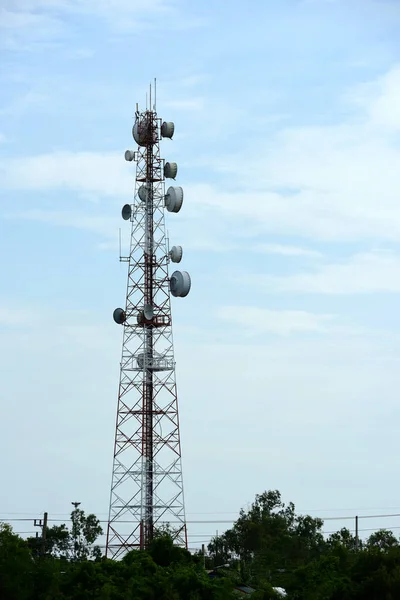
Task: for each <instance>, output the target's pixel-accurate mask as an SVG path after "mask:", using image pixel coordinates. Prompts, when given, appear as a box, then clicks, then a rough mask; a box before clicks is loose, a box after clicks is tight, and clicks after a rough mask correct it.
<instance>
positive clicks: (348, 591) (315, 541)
mask: <svg viewBox="0 0 400 600" xmlns="http://www.w3.org/2000/svg"><path fill="white" fill-rule="evenodd" d="M71 521H72V526H71V528H70V529H69V528H68V527H66V525H57V526H53V527H50V528H48V529H47V531H46V533H47V536H46V539H47V541H46V548H45V550H46V551H45V554H44V555H42V554H41V548H42V544H41V540H40V539H39V540H37V539H36V538H31V539H28V540H23V539H21V538H20V537H19V536H18V535H17V534H15V533H14V532H13V531H12V529H11V527H10V526H9V525H6V524H0V598H1V600H86V599H93V600H136V599H139V600H229V599H233V598H238V597H239V596H238V595H237V594H236V593H235V592H234V588H235V587H237V586H239V584H245V583H247V584H249V585H251V586H252V587H254V588H255V589H256V591H255V592H254V593H253V595H252V598H253V600H279V598H280V596H279V594H278V593H277V592H276V591H275V589H274V588H275V587H282V588H285V589H286V591H287V593H288V600H399V598H400V545H399V541H398V539H397V538H396V537H395V536H394V535H393V533H392V532H390V531H387V530H380V531H377V532H375V533H373V534H372V535H371V536H370V537H369V538H368V539H367V540H366V541H365V542H364V543H363V544H361V543H358V544H356V540H355V537H354V536H353V535H352V534H351V532H350V531H349V530H348V529H341V530H340V531H338V532H337V533H335V534H331V535H330V536H329V537H327V538H326V539H324V538H323V535H322V531H321V529H322V522H321V521H320V520H319V519H314V518H312V517H310V516H307V515H305V516H304V515H297V514H296V512H295V507H294V505H293V504H292V503H289V504H287V505H285V504H284V503H283V502H282V499H281V496H280V494H279V492H277V491H269V492H264V493H263V494H261V495H258V496H256V498H255V502H254V503H253V504H252V505H251V507H250V509H249V510H247V511H241V512H240V514H239V517H238V519H237V521H236V522H235V523H234V525H233V527H232V528H231V529H229V530H228V531H226V532H225V533H224V534H223V535H221V536H218V537H217V538H214V539H213V540H212V542H211V543H210V546H209V551H210V554H209V557H208V558H207V560H208V561H210V563H211V564H212V565H213V566H214V567H217V566H218V567H221V566H222V565H228V566H224V567H223V568H218V569H215V571H213V576H214V577H213V578H211V577H210V576H209V575H208V574H207V571H206V570H205V569H204V557H203V556H202V555H200V554H197V555H191V554H190V553H189V552H187V551H186V550H185V549H182V548H178V547H176V546H175V545H174V542H173V539H174V535H173V532H171V531H170V530H168V529H163V530H161V531H157V532H156V534H155V537H154V539H153V542H152V544H151V545H150V547H149V548H148V550H147V551H141V552H138V551H132V552H129V553H128V554H126V555H125V556H124V558H123V559H122V560H120V561H113V560H109V559H106V558H104V557H101V556H100V554H101V553H100V549H99V548H98V547H96V546H95V543H96V540H97V538H98V536H99V535H100V534H101V527H100V523H99V521H98V520H97V518H96V517H95V516H94V515H88V516H85V513H84V512H83V511H82V510H77V509H76V510H74V511H73V512H72V514H71ZM96 548H97V549H96Z"/></svg>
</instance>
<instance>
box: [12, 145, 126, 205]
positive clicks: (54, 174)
mask: <svg viewBox="0 0 400 600" xmlns="http://www.w3.org/2000/svg"><path fill="white" fill-rule="evenodd" d="M134 175H135V172H134V171H132V165H131V164H130V163H126V162H125V161H124V156H123V151H122V150H121V152H120V153H114V152H110V153H102V154H97V153H94V152H80V153H79V152H78V153H73V152H54V153H51V154H43V155H39V156H32V157H20V158H18V159H10V160H9V161H4V162H3V166H2V167H1V166H0V182H1V185H2V186H3V187H6V188H9V189H10V188H11V189H25V190H26V189H30V190H45V189H54V188H59V189H62V188H68V189H71V190H75V191H81V192H89V193H95V194H99V195H102V196H115V195H118V194H121V195H123V196H124V197H126V198H128V196H129V195H131V194H132V190H133V186H134Z"/></svg>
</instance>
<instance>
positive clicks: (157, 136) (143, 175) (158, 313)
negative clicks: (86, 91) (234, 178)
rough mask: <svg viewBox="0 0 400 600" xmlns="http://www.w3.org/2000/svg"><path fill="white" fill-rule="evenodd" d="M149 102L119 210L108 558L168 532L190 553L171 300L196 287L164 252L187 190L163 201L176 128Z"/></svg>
mask: <svg viewBox="0 0 400 600" xmlns="http://www.w3.org/2000/svg"><path fill="white" fill-rule="evenodd" d="M155 94H156V88H155V84H154V96H155ZM149 100H150V109H148V108H147V98H146V110H145V111H142V112H140V111H139V109H138V105H136V115H135V123H134V126H133V129H132V134H133V138H134V140H135V142H136V143H137V144H138V149H137V151H132V150H127V151H126V152H125V159H126V160H127V161H129V162H131V161H136V185H135V196H134V203H133V204H132V205H131V204H126V205H125V206H124V207H123V208H122V218H123V219H124V220H125V221H130V222H131V244H130V252H129V256H128V257H124V258H122V257H121V260H124V261H126V262H128V284H127V296H126V303H125V308H124V309H123V308H117V309H116V310H115V311H114V315H113V318H114V321H115V322H116V323H117V324H119V325H122V327H123V343H122V359H121V371H120V383H119V394H118V407H117V421H116V430H115V443H114V460H113V472H112V482H111V495H110V509H109V518H108V527H107V542H106V555H107V556H109V557H111V558H118V557H120V556H122V555H123V554H124V553H125V552H126V551H128V550H131V549H134V548H137V549H146V548H148V546H149V544H150V542H151V540H152V538H153V535H154V531H155V529H156V528H158V527H162V526H163V525H166V524H169V525H170V526H171V528H172V530H173V535H174V538H175V543H176V544H178V545H180V546H183V547H187V532H186V519H185V507H184V496H183V480H182V466H181V446H180V434H179V415H178V402H177V391H176V381H175V359H174V348H173V339H172V318H171V306H170V294H172V295H173V296H176V297H184V296H187V294H188V293H189V291H190V287H191V280H190V276H189V274H188V273H187V272H186V271H175V272H174V273H173V274H172V275H171V276H169V274H168V267H169V263H170V262H171V261H172V262H175V263H179V262H180V261H181V259H182V254H183V252H182V247H181V246H174V247H173V248H172V249H171V250H170V251H168V247H167V238H166V232H165V218H164V212H165V208H166V209H167V211H169V212H172V213H178V212H179V210H180V209H181V206H182V202H183V190H182V188H181V187H178V186H171V187H169V188H168V190H167V192H165V179H166V178H168V179H175V177H176V175H177V170H178V167H177V164H176V163H169V162H167V163H165V162H164V160H163V159H162V158H161V157H160V141H161V139H162V138H167V139H168V138H169V139H172V136H173V134H174V129H175V126H174V123H172V122H162V120H161V119H159V118H158V116H157V113H156V104H155V100H156V98H155V97H154V106H153V107H152V106H151V87H150V96H149Z"/></svg>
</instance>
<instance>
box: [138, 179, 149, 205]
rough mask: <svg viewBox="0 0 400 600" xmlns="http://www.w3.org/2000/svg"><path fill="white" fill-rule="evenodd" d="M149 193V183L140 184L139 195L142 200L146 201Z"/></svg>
mask: <svg viewBox="0 0 400 600" xmlns="http://www.w3.org/2000/svg"><path fill="white" fill-rule="evenodd" d="M148 195H149V188H148V185H147V183H145V184H143V185H141V186H140V188H139V189H138V196H139V198H140V200H141V201H142V202H146V200H147V197H148Z"/></svg>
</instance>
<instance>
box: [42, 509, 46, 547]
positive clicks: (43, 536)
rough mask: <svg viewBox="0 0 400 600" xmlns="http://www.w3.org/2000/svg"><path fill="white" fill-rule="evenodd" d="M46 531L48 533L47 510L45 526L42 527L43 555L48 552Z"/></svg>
mask: <svg viewBox="0 0 400 600" xmlns="http://www.w3.org/2000/svg"><path fill="white" fill-rule="evenodd" d="M46 533H47V512H45V513H44V515H43V527H42V548H41V555H42V556H44V555H45V554H46Z"/></svg>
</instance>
